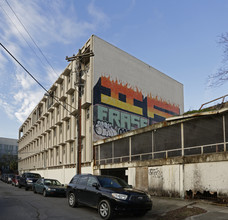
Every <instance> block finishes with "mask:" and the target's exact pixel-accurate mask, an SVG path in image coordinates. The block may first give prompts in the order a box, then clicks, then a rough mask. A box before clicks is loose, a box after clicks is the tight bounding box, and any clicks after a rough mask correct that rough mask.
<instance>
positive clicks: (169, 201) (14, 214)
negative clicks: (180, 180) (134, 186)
mask: <svg viewBox="0 0 228 220" xmlns="http://www.w3.org/2000/svg"><path fill="white" fill-rule="evenodd" d="M152 200H153V209H152V210H151V211H149V212H148V213H146V215H145V216H143V217H134V216H132V215H131V216H129V215H128V216H117V217H116V218H115V219H116V220H127V219H131V220H132V219H133V220H138V219H140V220H149V219H153V220H184V219H185V220H228V207H227V206H228V204H225V205H224V204H223V205H219V204H213V203H212V202H207V201H203V200H183V199H178V198H164V197H162V198H161V197H152ZM184 207H187V211H189V210H191V209H192V210H193V209H194V208H201V209H202V210H204V211H205V213H203V214H200V215H195V216H191V217H187V216H186V218H180V216H181V214H183V213H181V212H182V211H183V208H184ZM171 211H172V214H173V213H174V214H177V218H174V217H173V216H172V215H171ZM188 216H190V215H188ZM0 219H1V220H11V219H17V220H22V219H23V220H27V219H28V220H31V219H36V220H46V219H58V220H59V219H63V220H71V219H72V220H73V219H74V220H75V219H78V220H83V219H85V220H87V219H89V220H90V219H93V220H98V219H101V218H100V217H99V215H98V213H97V211H96V210H94V209H91V208H88V207H84V206H81V207H79V208H74V209H73V208H71V207H69V206H68V204H67V199H66V198H56V197H43V196H42V195H38V194H34V193H33V192H32V191H25V189H24V188H22V189H18V188H17V187H13V186H11V185H9V184H5V183H3V182H1V181H0Z"/></svg>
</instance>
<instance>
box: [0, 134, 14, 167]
mask: <svg viewBox="0 0 228 220" xmlns="http://www.w3.org/2000/svg"><path fill="white" fill-rule="evenodd" d="M17 151H18V143H17V139H12V138H3V137H0V170H2V171H9V169H10V161H12V159H15V160H17Z"/></svg>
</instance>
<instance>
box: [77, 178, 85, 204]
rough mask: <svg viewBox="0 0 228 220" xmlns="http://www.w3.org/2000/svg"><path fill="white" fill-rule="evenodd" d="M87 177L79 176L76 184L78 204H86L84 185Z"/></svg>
mask: <svg viewBox="0 0 228 220" xmlns="http://www.w3.org/2000/svg"><path fill="white" fill-rule="evenodd" d="M87 181H88V176H80V178H79V180H78V182H77V189H76V197H77V199H78V201H79V202H80V203H83V204H86V201H87V198H86V197H85V191H86V185H87Z"/></svg>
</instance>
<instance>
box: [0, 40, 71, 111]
mask: <svg viewBox="0 0 228 220" xmlns="http://www.w3.org/2000/svg"><path fill="white" fill-rule="evenodd" d="M0 46H2V47H3V49H4V50H5V51H6V52H7V53H8V54H9V55H10V56H11V57H12V58H13V59H14V60H15V61H16V62H17V63H18V64H19V65H20V66H21V67H22V68H23V69H24V70H25V72H26V73H28V74H29V75H30V76H31V77H32V78H33V79H34V80H35V81H36V83H37V84H38V85H39V86H40V87H41V88H42V89H44V90H45V91H46V92H47V93H48V94H49V95H50V96H51V97H53V98H54V99H55V100H56V101H57V102H58V103H59V104H60V105H61V106H63V108H65V109H66V110H67V111H68V112H69V113H71V112H70V111H69V110H68V109H67V108H66V107H65V106H64V105H63V104H62V103H61V102H60V101H59V100H58V99H57V98H56V97H54V96H52V94H51V93H50V92H49V91H48V90H47V89H46V88H45V87H44V86H43V85H42V84H41V83H40V82H39V81H38V80H37V79H36V78H35V77H34V76H33V75H32V74H31V73H30V72H29V71H28V70H27V69H26V68H25V67H24V66H23V65H22V64H21V63H20V62H19V61H18V60H17V59H16V58H15V57H14V56H13V54H12V53H10V51H9V50H7V48H6V47H5V46H4V45H3V44H2V43H0ZM68 105H69V104H68Z"/></svg>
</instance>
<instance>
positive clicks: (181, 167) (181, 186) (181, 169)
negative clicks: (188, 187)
mask: <svg viewBox="0 0 228 220" xmlns="http://www.w3.org/2000/svg"><path fill="white" fill-rule="evenodd" d="M179 181H180V182H179V193H180V198H182V199H184V196H185V190H184V188H185V187H184V164H180V165H179Z"/></svg>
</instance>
